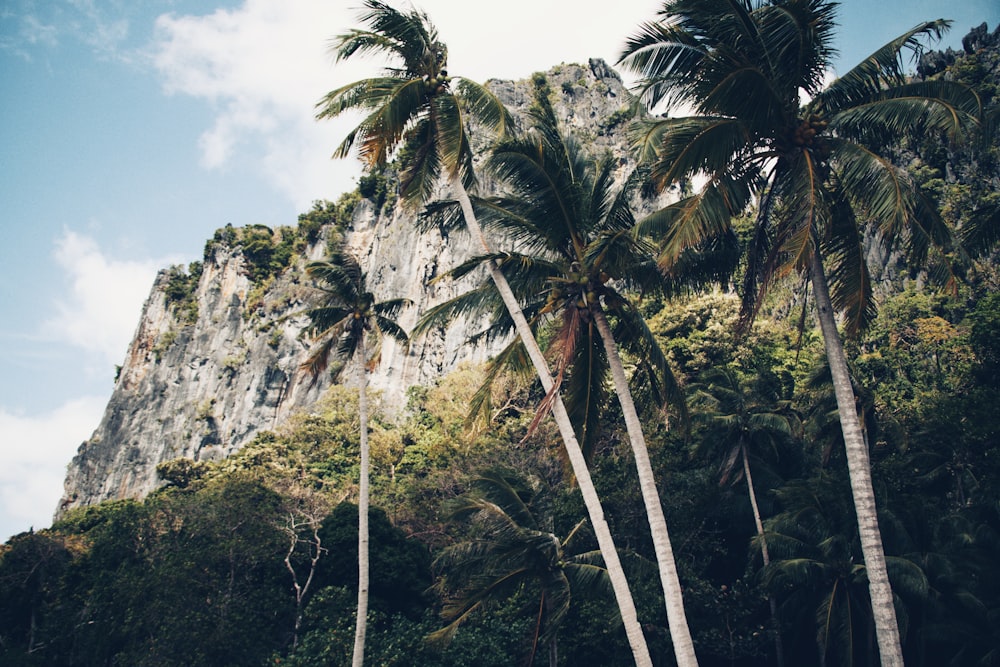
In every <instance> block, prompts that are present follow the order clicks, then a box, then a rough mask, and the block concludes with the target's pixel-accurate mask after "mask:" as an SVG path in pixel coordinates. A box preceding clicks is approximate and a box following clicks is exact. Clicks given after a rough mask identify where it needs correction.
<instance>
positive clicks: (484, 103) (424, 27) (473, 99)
mask: <svg viewBox="0 0 1000 667" xmlns="http://www.w3.org/2000/svg"><path fill="white" fill-rule="evenodd" d="M364 6H365V8H366V10H365V12H364V13H363V14H362V15H361V17H360V18H361V22H362V23H366V24H368V25H369V26H370V27H371V29H370V30H360V29H354V30H351V31H349V32H347V33H345V34H343V35H340V36H339V37H337V38H336V39H335V40H334V45H333V46H334V51H335V53H336V54H337V58H338V60H339V59H345V58H350V57H352V56H354V55H355V54H358V53H362V54H363V53H367V52H371V53H376V54H380V55H385V56H389V57H390V58H392V59H394V60H395V61H396V62H397V63H398V64H399V65H400V66H397V67H390V68H388V69H387V70H386V71H385V72H384V74H383V76H380V77H375V78H370V79H363V80H360V81H356V82H354V83H350V84H347V85H345V86H342V87H340V88H338V89H336V90H333V91H331V92H330V93H328V94H327V95H326V96H325V97H324V98H323V99H322V100H321V101H320V102H319V104H318V108H319V112H318V114H317V116H318V117H319V118H332V117H335V116H338V115H340V114H341V113H343V112H345V111H347V110H351V109H358V110H362V111H365V112H368V115H367V116H366V117H365V118H364V119H363V120H362V121H361V123H360V124H359V125H358V126H357V127H356V128H355V129H354V130H353V131H352V132H351V133H349V134H348V136H347V138H346V139H345V140H344V142H343V143H342V144H341V145H340V147H339V148H338V150H337V153H336V155H337V156H340V157H343V156H346V155H347V154H348V153H349V152H350V150H351V148H352V146H354V144H355V143H357V144H358V146H359V152H360V154H361V158H362V159H363V160H364V161H365V162H366V163H367V165H368V166H369V167H376V166H380V165H384V164H385V163H386V162H387V161H388V159H389V158H390V156H391V154H392V153H393V152H394V151H395V150H396V149H397V148H399V147H400V146H402V147H403V148H404V149H405V150H404V151H402V152H403V153H404V154H405V157H406V161H405V164H404V169H403V171H402V174H401V197H402V199H403V201H404V202H409V203H410V204H411V205H413V204H415V203H419V202H421V201H425V200H426V199H428V198H429V197H430V196H431V194H432V193H433V188H434V186H435V185H436V184H437V181H438V180H439V179H440V177H441V176H442V175H444V176H446V177H447V180H448V184H449V186H450V187H451V189H452V190H453V192H454V194H455V196H456V198H457V199H458V201H459V203H460V205H461V209H462V213H463V216H464V218H465V224H466V227H467V229H468V231H469V233H470V235H471V236H472V239H473V242H474V243H475V244H476V245H477V247H481V248H482V250H483V252H485V253H489V252H490V248H489V245H488V244H487V243H486V239H485V237H484V236H483V233H482V229H481V228H480V226H479V223H478V221H477V220H476V216H475V213H474V211H473V209H472V203H471V201H470V199H469V193H468V190H467V186H471V185H472V183H473V171H472V149H471V146H470V142H469V134H468V132H467V129H466V122H467V121H470V120H471V119H475V120H476V122H478V123H479V124H480V125H482V126H484V127H485V128H486V129H488V130H496V131H501V132H506V131H507V130H508V129H509V128H510V126H511V124H512V120H511V117H510V114H509V112H508V111H507V110H506V108H505V107H504V106H503V104H502V103H501V102H500V101H499V100H498V99H497V98H496V96H494V95H493V94H492V93H490V91H488V90H487V89H486V88H484V87H482V86H480V85H478V84H476V83H474V82H472V81H469V80H468V79H460V80H458V81H457V83H456V85H455V86H454V91H453V87H452V81H453V79H452V78H451V77H450V76H449V75H448V73H447V55H448V49H447V46H446V45H445V44H444V43H443V42H441V41H440V40H439V39H438V34H437V30H436V29H435V28H434V26H433V25H432V24H431V23H430V20H429V19H428V18H427V15H426V14H424V13H422V12H420V11H418V10H415V9H413V10H411V11H409V12H401V11H398V10H396V9H394V8H392V7H390V6H389V5H387V4H384V3H382V2H379V1H378V0H365V3H364ZM487 270H488V271H489V274H490V277H491V278H492V279H493V281H494V283H495V284H496V287H497V290H498V291H499V292H500V294H501V297H502V299H503V302H504V304H505V306H506V307H507V310H508V312H509V313H510V316H511V317H512V319H513V320H514V324H515V328H516V331H517V334H518V335H519V336H520V337H521V341H522V343H523V344H524V346H525V348H526V350H527V352H528V356H529V357H530V359H531V362H532V365H533V366H534V367H535V370H536V372H537V373H538V377H539V380H540V381H541V383H542V387H543V388H544V389H545V391H546V392H551V390H552V388H553V386H554V382H553V380H552V374H551V372H550V371H549V367H548V364H547V362H546V361H545V357H544V355H543V354H542V351H541V348H539V346H538V343H537V341H535V338H534V335H533V334H532V332H531V329H530V327H529V326H528V322H527V320H526V319H525V317H524V314H523V313H522V312H521V309H520V307H519V306H518V303H517V299H516V298H515V297H514V294H513V292H512V291H511V289H510V286H509V285H508V284H507V281H506V279H505V278H504V276H503V274H502V273H501V272H500V269H499V268H498V267H497V266H496V264H495V263H494V262H490V263H488V265H487ZM552 413H553V416H554V418H555V421H556V424H557V426H558V427H559V433H560V435H561V436H562V440H563V444H564V447H565V449H566V453H567V456H568V458H569V459H570V463H571V464H572V466H573V472H574V474H575V476H576V479H577V482H578V484H579V487H580V492H581V494H582V495H583V500H584V504H585V505H586V507H587V512H588V515H589V517H590V522H591V526H592V528H593V530H594V534H595V536H596V537H597V541H598V545H599V547H600V549H601V553H602V554H604V558H605V565H606V566H607V569H608V575H609V577H610V578H611V582H612V587H613V588H614V591H615V598H616V600H617V602H618V606H619V609H620V610H621V615H622V621H623V623H624V624H625V632H626V634H627V636H628V638H629V643H630V645H631V647H632V652H633V655H634V657H635V660H636V663H637V664H639V665H651V664H652V660H651V658H650V656H649V649H648V647H647V645H646V640H645V637H644V636H643V634H642V628H641V626H640V625H639V621H638V616H637V614H636V610H635V603H634V601H633V599H632V594H631V592H630V591H629V588H628V582H627V580H626V579H625V573H624V570H623V568H622V566H621V563H620V562H619V558H618V552H617V551H616V549H615V545H614V540H613V539H612V537H611V531H610V529H609V528H608V525H607V521H606V520H605V518H604V510H603V508H602V507H601V503H600V499H599V497H598V495H597V490H596V488H595V487H594V484H593V481H592V479H591V477H590V471H589V470H588V469H587V463H586V460H585V459H584V457H583V453H582V451H581V449H580V446H579V443H578V442H577V440H576V436H575V435H574V433H573V426H572V422H571V421H570V419H569V415H568V413H567V411H566V407H565V405H563V402H562V399H561V397H560V396H559V395H558V393H556V394H555V397H554V400H553V405H552Z"/></svg>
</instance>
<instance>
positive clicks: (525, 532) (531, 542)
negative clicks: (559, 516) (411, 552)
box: [430, 470, 608, 667]
mask: <svg viewBox="0 0 1000 667" xmlns="http://www.w3.org/2000/svg"><path fill="white" fill-rule="evenodd" d="M473 486H474V489H475V491H474V492H473V493H469V494H467V495H464V496H461V497H459V498H457V499H456V500H455V501H453V502H452V503H451V504H450V507H449V512H448V515H449V519H450V520H460V519H469V520H470V521H471V522H472V525H473V526H474V527H475V533H474V536H473V537H471V538H470V539H468V540H465V541H462V542H459V543H458V544H455V545H453V546H451V547H448V548H447V549H445V550H444V551H443V552H442V553H441V555H440V556H438V558H437V560H436V561H435V568H439V569H440V570H442V572H443V575H442V577H441V579H440V580H439V583H438V587H439V588H440V589H441V590H442V591H444V592H445V594H446V602H445V606H444V609H443V611H442V614H443V616H444V618H445V619H446V620H449V621H450V622H449V623H448V625H447V626H445V627H444V628H442V629H440V630H438V631H436V632H434V633H432V634H431V636H430V639H431V640H434V641H449V640H450V639H451V637H452V636H454V634H455V632H457V630H458V627H459V625H461V624H462V623H463V622H464V621H465V620H467V619H468V618H469V617H470V616H471V615H473V614H474V613H476V612H477V611H480V610H483V609H486V608H488V607H489V606H490V605H491V604H494V603H497V602H501V601H503V600H506V599H508V598H510V597H512V596H514V595H517V594H518V593H526V594H528V595H530V596H532V597H533V596H535V595H537V598H535V599H537V604H536V605H534V607H535V608H537V611H536V612H535V625H534V633H533V640H532V644H531V654H530V656H529V658H528V659H527V660H526V661H525V662H526V664H533V662H534V656H535V654H536V652H537V650H538V645H539V644H540V643H542V644H547V645H548V655H549V665H550V666H551V667H555V665H556V664H558V648H557V644H556V632H557V631H558V629H559V627H560V624H561V623H562V621H563V619H564V617H565V616H566V612H567V611H569V607H570V603H571V601H572V596H573V594H574V591H576V592H577V593H580V592H582V591H588V590H594V589H600V588H603V589H604V590H605V591H607V589H608V577H607V571H606V570H605V569H604V568H602V567H600V566H599V565H597V564H596V563H597V562H598V561H599V559H600V554H599V553H597V552H585V553H580V554H575V555H573V554H572V553H571V552H570V551H569V547H570V544H571V543H572V541H573V538H574V537H576V536H577V535H578V534H579V533H580V531H581V530H582V529H583V528H584V527H585V525H586V523H587V521H586V519H584V520H583V521H580V522H579V523H577V524H576V525H575V526H574V527H573V528H572V529H571V530H570V531H569V533H568V534H567V535H566V537H564V538H562V539H560V538H558V537H556V535H555V534H553V533H552V529H551V527H550V526H547V525H545V523H546V519H545V514H546V512H545V506H546V494H545V493H544V492H543V490H542V489H540V488H536V486H537V485H535V486H533V485H531V484H529V483H528V482H527V481H526V480H525V479H522V478H521V477H520V476H519V475H516V474H513V473H509V472H505V471H502V470H488V471H486V472H484V473H483V474H482V475H481V476H480V477H478V478H477V479H475V480H474V481H473ZM548 521H549V522H551V519H549V520H548Z"/></svg>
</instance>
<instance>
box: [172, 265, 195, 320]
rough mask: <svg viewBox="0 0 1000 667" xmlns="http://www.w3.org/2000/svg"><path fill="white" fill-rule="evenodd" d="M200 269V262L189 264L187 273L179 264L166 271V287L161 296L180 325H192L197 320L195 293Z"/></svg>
mask: <svg viewBox="0 0 1000 667" xmlns="http://www.w3.org/2000/svg"><path fill="white" fill-rule="evenodd" d="M202 269H203V264H202V263H201V262H191V263H190V264H188V268H187V271H185V270H184V267H182V266H180V265H179V264H175V265H174V266H171V267H170V268H169V269H167V285H166V287H165V288H164V290H163V294H164V297H165V298H166V302H167V307H169V308H171V309H172V310H173V311H174V313H175V314H176V315H177V319H178V320H180V322H181V324H182V325H188V324H194V323H195V321H196V320H197V319H198V301H197V297H196V291H197V289H198V282H199V281H200V280H201V273H202Z"/></svg>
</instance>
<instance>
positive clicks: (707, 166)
mask: <svg viewBox="0 0 1000 667" xmlns="http://www.w3.org/2000/svg"><path fill="white" fill-rule="evenodd" d="M835 12H836V3H834V2H829V1H828V0H773V1H771V2H763V1H761V0H730V1H729V2H717V1H716V0H667V1H666V2H665V3H664V4H663V7H662V9H661V10H660V13H659V15H660V17H661V21H660V22H657V23H648V24H646V25H644V26H642V28H641V29H640V31H639V33H638V34H637V35H636V36H634V37H632V38H631V39H630V40H629V41H628V43H627V45H626V48H625V53H624V55H623V57H622V61H623V62H624V63H625V65H626V66H627V67H629V68H630V69H632V70H633V71H636V72H638V73H639V74H640V75H641V76H642V77H643V80H642V82H641V95H642V97H643V99H644V100H645V101H646V102H647V103H648V104H650V105H658V104H660V103H661V102H666V103H684V104H687V105H689V106H690V108H692V109H693V110H694V111H695V114H696V115H693V116H689V117H683V118H656V119H650V120H648V121H641V122H639V123H637V124H636V125H635V127H634V130H635V132H634V135H633V136H634V139H635V143H636V146H637V149H638V150H639V152H640V154H641V155H642V157H643V158H644V159H646V160H649V161H650V162H652V164H653V177H654V179H655V181H656V182H657V183H658V184H660V185H661V186H662V185H665V184H668V183H674V182H679V181H681V180H685V179H691V178H694V177H696V176H702V175H703V176H704V178H705V185H704V186H703V187H702V189H701V190H700V191H699V192H697V193H696V194H693V195H691V196H689V197H685V198H683V199H681V200H680V201H678V202H677V203H676V204H673V205H671V206H670V207H668V208H666V209H665V210H663V211H661V212H660V213H659V214H656V215H654V216H652V217H651V218H650V219H649V220H648V225H646V228H647V230H649V231H656V232H658V233H661V234H662V241H663V245H662V248H661V255H660V263H661V266H663V267H664V268H665V269H666V270H670V268H671V266H672V264H673V262H674V260H675V259H677V258H678V257H679V256H680V255H681V253H683V252H684V251H685V250H687V249H689V248H691V247H693V246H696V245H697V244H699V243H703V242H704V241H705V239H707V238H711V237H713V236H715V235H717V234H718V233H720V232H722V231H727V230H729V229H730V226H731V221H732V218H733V216H736V215H739V214H741V213H743V212H744V211H745V210H747V209H748V208H750V206H751V205H752V204H756V207H757V214H756V219H755V224H754V227H753V232H752V238H751V241H750V244H749V248H748V251H747V254H746V256H747V262H746V269H745V273H744V276H745V277H744V281H743V299H744V311H743V314H744V322H748V321H749V320H750V319H751V318H752V317H753V315H754V314H755V313H756V311H757V309H758V307H759V304H760V302H761V293H762V292H763V291H764V290H765V289H766V288H767V287H768V286H769V285H770V283H771V281H772V280H773V279H774V278H775V277H777V276H779V275H781V274H783V273H785V272H788V271H792V270H800V271H807V272H808V273H809V275H810V277H811V281H812V286H813V291H814V295H815V301H816V306H817V312H818V316H819V320H820V328H821V331H822V334H823V339H824V342H825V345H826V350H827V359H828V363H829V365H830V369H831V372H832V375H833V383H834V387H835V390H836V394H837V404H838V409H839V416H840V420H841V427H842V430H843V432H844V441H845V446H846V450H847V460H848V467H849V470H850V479H851V488H852V491H853V495H854V502H855V506H856V510H857V518H858V524H859V530H860V534H861V544H862V550H863V553H864V559H865V564H866V566H867V572H868V576H869V581H870V588H871V600H872V606H873V607H874V614H875V624H876V628H877V636H878V642H879V650H880V655H881V659H882V664H883V665H901V664H902V652H901V649H900V640H899V628H898V625H897V623H896V619H895V609H894V607H893V598H892V591H891V589H890V587H889V580H888V577H887V575H886V567H885V556H884V553H883V548H882V543H881V538H880V535H879V529H878V521H877V518H876V514H875V499H874V493H873V490H872V483H871V469H870V465H869V461H868V451H867V449H866V447H865V443H864V439H863V437H862V431H861V426H860V423H859V421H858V419H857V413H856V410H855V401H854V394H853V392H852V391H851V382H850V376H849V374H848V370H847V363H846V358H845V355H844V349H843V344H842V342H841V339H840V336H839V333H838V331H837V327H836V320H835V313H836V311H839V312H840V313H841V314H842V315H843V317H844V322H845V325H846V328H847V333H849V334H852V333H854V332H856V331H857V330H858V329H859V328H860V327H861V326H863V324H864V323H865V321H866V320H867V319H869V318H870V317H871V316H872V314H873V312H874V299H873V294H872V289H871V282H870V279H869V275H868V270H867V266H866V265H865V261H864V252H863V238H864V231H865V230H866V229H868V228H871V230H872V231H873V232H874V234H875V236H876V237H878V238H880V239H881V240H882V241H883V242H884V243H885V244H886V245H890V246H891V245H893V244H894V243H899V242H900V241H905V245H906V247H905V249H906V250H908V251H909V252H910V253H911V255H912V256H913V257H914V258H915V259H917V260H918V261H926V260H927V258H928V256H929V255H930V254H931V251H932V249H934V250H935V251H939V250H940V249H941V248H943V247H945V246H947V244H948V243H949V241H950V235H949V232H948V230H947V228H946V227H945V225H944V224H943V223H942V221H941V219H940V217H939V216H938V214H937V212H936V211H935V210H934V209H933V207H932V206H931V205H930V204H929V203H928V201H927V200H926V199H925V198H924V197H923V196H922V195H921V193H920V192H919V189H918V188H917V187H916V186H915V185H914V184H913V183H912V182H911V180H910V179H909V178H908V177H907V175H906V174H905V172H903V170H901V169H898V168H896V167H895V166H894V165H893V164H892V163H891V162H890V160H889V159H888V158H887V157H885V155H884V150H883V149H884V147H885V146H886V145H888V144H889V143H890V142H891V141H892V140H894V139H895V138H897V137H899V136H900V135H902V134H903V133H905V132H907V131H909V130H912V129H919V130H921V131H927V132H931V131H934V132H940V133H942V135H947V136H950V137H956V136H960V135H962V134H964V133H965V131H966V130H967V129H968V128H970V127H972V126H974V125H975V123H976V118H977V117H978V116H979V114H980V104H979V100H978V98H977V97H976V95H975V94H974V93H973V92H972V91H970V90H969V89H968V88H967V87H965V86H962V85H960V84H956V83H953V82H946V81H929V82H918V83H907V82H906V79H905V73H904V63H903V58H902V53H903V51H904V50H912V51H914V52H918V51H919V48H920V39H921V38H925V37H938V36H940V35H941V34H942V33H943V32H944V31H945V30H946V29H947V27H948V22H947V21H943V20H939V21H932V22H928V23H923V24H920V25H918V26H916V27H915V28H913V29H912V30H910V31H909V32H907V33H905V34H903V35H901V36H900V37H898V38H897V39H895V40H893V41H891V42H889V43H888V44H886V45H885V46H883V47H881V48H879V49H878V50H877V51H875V52H874V53H873V54H872V55H871V56H869V57H868V58H866V59H865V60H864V61H863V62H862V63H860V64H859V65H858V66H856V67H855V68H854V69H852V70H850V71H849V72H848V73H847V74H845V75H844V76H842V77H840V78H839V79H837V80H835V81H834V82H832V83H830V84H829V85H827V86H825V87H824V83H825V80H826V76H827V72H828V71H829V70H830V69H831V68H830V64H831V58H832V56H833V55H834V54H835V50H834V48H833V45H832V36H833V31H834V26H835ZM803 91H804V93H805V95H806V96H808V101H807V102H806V103H805V104H803V103H802V98H801V94H802V92H803ZM824 262H825V263H824ZM827 265H828V266H829V267H830V277H829V280H828V279H827V276H826V267H827ZM940 266H945V265H944V264H941V265H940ZM945 268H946V266H945ZM831 288H832V293H833V294H832V297H831Z"/></svg>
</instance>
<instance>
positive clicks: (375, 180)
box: [358, 172, 388, 211]
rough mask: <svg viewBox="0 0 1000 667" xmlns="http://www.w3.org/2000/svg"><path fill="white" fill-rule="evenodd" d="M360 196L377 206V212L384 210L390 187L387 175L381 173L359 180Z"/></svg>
mask: <svg viewBox="0 0 1000 667" xmlns="http://www.w3.org/2000/svg"><path fill="white" fill-rule="evenodd" d="M358 194H360V195H361V196H362V197H364V198H365V199H370V200H371V202H372V204H374V205H375V210H376V211H381V210H382V205H383V204H385V201H386V196H387V195H388V186H387V181H386V178H385V175H384V174H383V173H379V172H372V173H370V174H365V175H364V176H362V177H361V178H359V179H358Z"/></svg>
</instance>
